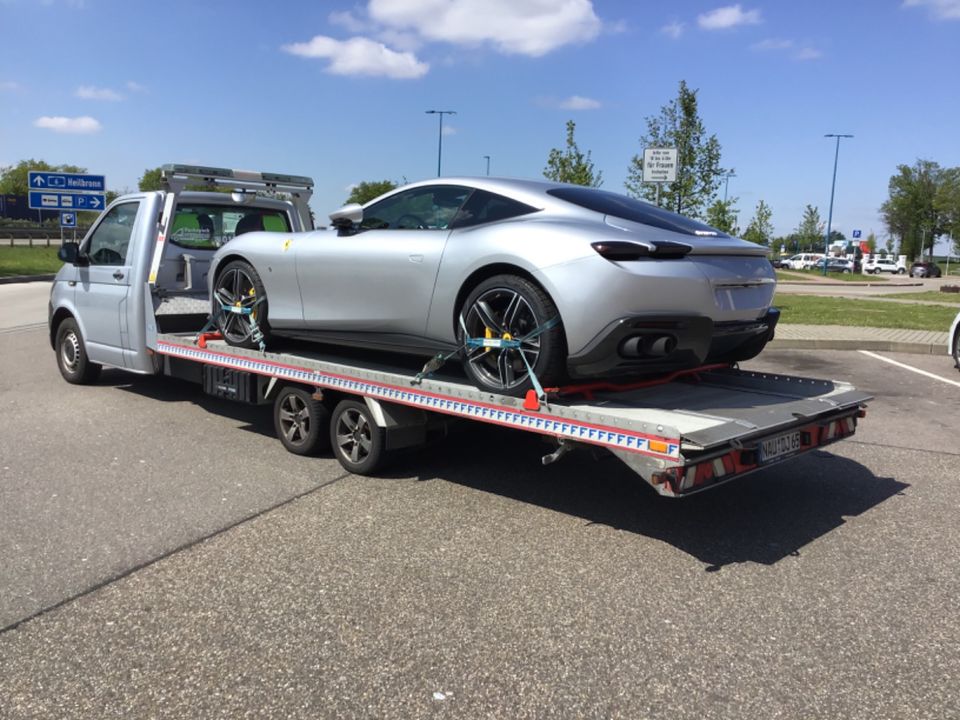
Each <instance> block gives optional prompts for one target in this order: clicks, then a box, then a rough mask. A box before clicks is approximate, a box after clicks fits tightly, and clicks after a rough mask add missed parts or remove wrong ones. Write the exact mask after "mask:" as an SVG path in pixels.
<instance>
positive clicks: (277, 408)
mask: <svg viewBox="0 0 960 720" xmlns="http://www.w3.org/2000/svg"><path fill="white" fill-rule="evenodd" d="M273 427H274V428H275V429H276V431H277V437H278V438H280V442H281V443H283V446H284V447H285V448H286V449H287V450H288V451H289V452H292V453H293V454H294V455H316V454H317V453H319V452H323V451H324V450H326V449H327V448H328V447H329V446H330V434H329V433H330V411H329V410H327V408H326V406H325V405H324V404H323V403H322V402H320V401H319V400H317V399H316V398H314V397H313V393H311V392H310V391H309V390H307V389H306V388H301V387H296V386H294V385H287V386H286V387H283V388H281V389H280V392H279V393H277V397H276V399H275V400H274V402H273Z"/></svg>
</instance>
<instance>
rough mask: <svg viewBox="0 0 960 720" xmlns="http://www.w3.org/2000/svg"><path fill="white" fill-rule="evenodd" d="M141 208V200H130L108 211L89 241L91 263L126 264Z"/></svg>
mask: <svg viewBox="0 0 960 720" xmlns="http://www.w3.org/2000/svg"><path fill="white" fill-rule="evenodd" d="M139 208H140V203H139V202H129V203H123V204H122V205H117V206H116V207H115V208H113V209H112V210H111V211H110V212H108V213H107V215H106V217H104V218H103V220H102V221H101V222H100V224H99V225H97V228H96V230H94V231H93V235H92V236H91V237H90V241H89V242H88V243H87V248H86V254H87V257H88V258H89V260H90V264H91V265H123V264H125V262H126V259H127V248H128V247H129V245H130V235H131V233H133V224H134V222H135V221H136V219H137V210H138V209H139Z"/></svg>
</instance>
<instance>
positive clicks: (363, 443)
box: [330, 400, 387, 475]
mask: <svg viewBox="0 0 960 720" xmlns="http://www.w3.org/2000/svg"><path fill="white" fill-rule="evenodd" d="M386 440H387V437H386V431H385V430H384V429H383V428H382V427H379V426H378V425H377V423H376V422H375V421H374V419H373V415H372V413H371V412H370V408H368V407H367V404H366V403H365V402H363V401H362V400H341V401H340V402H339V403H337V406H336V407H335V408H334V409H333V413H331V415H330V445H331V446H332V447H333V454H334V456H336V458H337V460H338V461H339V463H340V464H341V465H342V466H343V468H344V469H345V470H347V471H349V472H352V473H354V474H355V475H371V474H373V473H374V472H375V471H376V470H377V469H378V468H380V467H381V466H382V465H383V464H384V462H385V461H386V459H387V450H386V444H387V443H386Z"/></svg>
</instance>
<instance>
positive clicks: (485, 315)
mask: <svg viewBox="0 0 960 720" xmlns="http://www.w3.org/2000/svg"><path fill="white" fill-rule="evenodd" d="M554 318H557V320H558V322H557V324H556V325H554V326H553V327H551V328H550V329H549V330H546V331H545V332H542V333H541V334H540V335H538V336H537V337H535V338H531V339H530V340H529V341H527V343H526V345H525V346H524V347H521V348H520V349H506V350H499V349H491V348H469V347H468V348H466V349H464V351H463V358H462V361H463V366H464V369H465V371H466V373H467V377H468V378H470V380H471V382H473V384H474V385H476V386H477V387H478V388H480V389H481V390H485V391H488V392H493V393H501V394H504V395H512V396H515V397H522V396H523V395H525V394H526V392H527V390H529V389H530V388H532V387H533V383H532V382H531V381H530V376H529V372H528V371H527V369H526V365H525V364H524V362H523V359H522V358H521V357H520V353H521V352H523V353H524V354H525V356H526V358H527V362H528V363H529V365H530V367H531V368H533V371H534V373H536V376H537V379H538V380H539V381H540V384H541V386H543V387H549V386H553V385H558V384H561V383H562V381H563V379H564V377H565V375H566V362H567V347H566V340H565V336H564V332H563V324H562V323H560V322H559V312H558V311H557V306H556V305H555V304H554V302H553V300H551V299H550V296H548V295H547V294H546V293H545V292H544V291H543V289H542V288H540V287H539V286H538V285H536V284H534V283H533V282H531V281H529V280H527V279H526V278H522V277H519V276H517V275H496V276H494V277H491V278H489V279H487V280H484V281H483V282H481V283H480V284H479V285H477V286H476V287H475V288H474V289H473V290H472V291H471V292H470V294H469V295H468V296H467V299H466V301H465V302H464V303H463V306H462V307H461V308H460V311H459V313H458V315H457V337H458V338H459V342H460V343H464V342H466V338H467V337H475V338H484V337H487V338H493V339H495V338H507V339H516V340H519V339H521V338H523V337H525V336H527V335H529V334H530V333H531V332H533V331H534V330H535V329H536V328H538V327H540V326H541V325H543V324H544V323H547V322H549V321H550V320H553V319H554ZM491 325H492V326H493V327H491Z"/></svg>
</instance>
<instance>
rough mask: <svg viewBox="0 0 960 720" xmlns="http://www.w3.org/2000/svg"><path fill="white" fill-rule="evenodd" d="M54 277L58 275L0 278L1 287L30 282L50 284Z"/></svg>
mask: <svg viewBox="0 0 960 720" xmlns="http://www.w3.org/2000/svg"><path fill="white" fill-rule="evenodd" d="M54 277H56V275H9V276H7V277H0V285H10V284H12V283H28V282H50V281H51V280H53V278H54Z"/></svg>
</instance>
